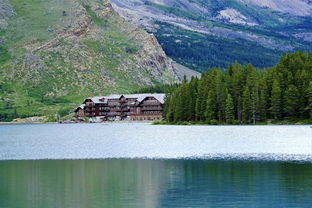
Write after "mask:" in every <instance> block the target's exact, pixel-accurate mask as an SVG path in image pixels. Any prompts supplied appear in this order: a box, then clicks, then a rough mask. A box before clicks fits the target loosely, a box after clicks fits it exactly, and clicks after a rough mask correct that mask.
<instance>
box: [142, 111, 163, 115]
mask: <svg viewBox="0 0 312 208" xmlns="http://www.w3.org/2000/svg"><path fill="white" fill-rule="evenodd" d="M143 114H146V115H154V114H161V111H144V112H143Z"/></svg>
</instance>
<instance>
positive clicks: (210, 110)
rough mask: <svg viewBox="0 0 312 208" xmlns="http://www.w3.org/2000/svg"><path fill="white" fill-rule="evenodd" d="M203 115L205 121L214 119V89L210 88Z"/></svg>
mask: <svg viewBox="0 0 312 208" xmlns="http://www.w3.org/2000/svg"><path fill="white" fill-rule="evenodd" d="M205 117H206V121H207V122H210V121H211V120H214V119H216V95H215V92H214V90H210V91H209V93H208V98H207V105H206V111H205Z"/></svg>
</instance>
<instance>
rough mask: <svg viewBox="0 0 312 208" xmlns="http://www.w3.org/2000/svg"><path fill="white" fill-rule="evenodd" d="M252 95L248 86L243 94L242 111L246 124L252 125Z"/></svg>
mask: <svg viewBox="0 0 312 208" xmlns="http://www.w3.org/2000/svg"><path fill="white" fill-rule="evenodd" d="M251 105H252V103H251V95H250V90H249V87H248V86H246V87H245V90H244V93H243V109H242V116H243V122H244V123H250V120H251Z"/></svg>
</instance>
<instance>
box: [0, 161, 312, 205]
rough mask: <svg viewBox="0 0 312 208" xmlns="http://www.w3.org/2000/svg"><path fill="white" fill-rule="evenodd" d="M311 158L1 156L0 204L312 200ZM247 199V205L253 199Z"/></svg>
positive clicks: (161, 203) (306, 202) (304, 201)
mask: <svg viewBox="0 0 312 208" xmlns="http://www.w3.org/2000/svg"><path fill="white" fill-rule="evenodd" d="M311 194H312V164H295V163H280V162H242V161H204V160H164V161H161V160H117V159H111V160H65V161H64V160H59V161H43V160H42V161H3V162H0V207H24V208H42V207H66V208H72V207H75V208H79V207H81V208H84V207H88V208H93V207H114V208H115V207H116V208H118V207H149V208H150V207H151V208H153V207H162V206H163V207H183V206H184V207H185V206H187V205H188V204H189V205H190V206H191V205H192V206H193V207H196V206H197V207H202V206H209V205H210V206H215V207H219V206H222V205H228V204H231V203H233V202H235V203H237V205H241V204H243V205H247V206H248V205H253V206H254V207H257V206H263V204H265V205H267V206H272V207H274V206H275V205H279V207H283V206H284V207H287V205H289V203H294V204H308V203H309V202H310V203H311V198H312V197H311ZM248 203H249V204H248Z"/></svg>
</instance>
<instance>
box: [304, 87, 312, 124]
mask: <svg viewBox="0 0 312 208" xmlns="http://www.w3.org/2000/svg"><path fill="white" fill-rule="evenodd" d="M306 97H307V99H308V104H307V106H306V108H305V110H306V111H307V112H308V114H309V116H310V119H312V81H310V83H309V87H308V89H307V94H306Z"/></svg>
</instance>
